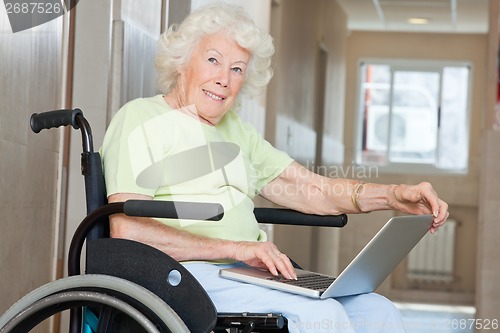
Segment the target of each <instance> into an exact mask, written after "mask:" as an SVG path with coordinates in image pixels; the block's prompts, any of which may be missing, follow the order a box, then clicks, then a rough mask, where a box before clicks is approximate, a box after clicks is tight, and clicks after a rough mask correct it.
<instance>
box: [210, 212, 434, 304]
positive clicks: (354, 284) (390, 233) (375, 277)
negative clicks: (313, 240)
mask: <svg viewBox="0 0 500 333" xmlns="http://www.w3.org/2000/svg"><path fill="white" fill-rule="evenodd" d="M432 221H433V216H432V215H412V216H397V217H393V218H391V219H390V220H389V221H388V222H387V223H386V224H385V225H384V226H383V227H382V228H381V229H380V230H379V232H378V233H377V234H376V235H375V236H374V237H373V238H372V239H371V240H370V242H368V244H367V245H366V246H365V247H364V248H363V249H362V250H361V252H359V253H358V255H357V256H356V257H355V258H354V260H352V261H351V263H350V264H349V265H348V266H347V267H346V268H345V269H344V270H343V271H342V273H341V274H340V275H339V276H338V277H337V278H334V277H331V276H328V275H325V274H320V273H315V272H310V271H305V270H301V269H296V273H297V280H287V279H285V278H284V277H283V276H281V275H279V276H274V275H272V274H271V273H270V272H268V271H265V270H260V269H257V268H253V267H250V266H245V267H233V268H225V269H221V270H220V271H219V275H220V276H221V277H223V278H227V279H232V280H236V281H240V282H246V283H251V284H255V285H260V286H263V287H269V288H272V289H277V290H282V291H287V292H291V293H295V294H299V295H304V296H309V297H313V298H332V297H333V298H334V297H342V296H351V295H358V294H364V293H370V292H372V291H374V290H375V289H377V288H378V287H379V286H380V284H381V283H382V282H383V281H384V280H385V279H386V278H387V276H389V274H390V273H391V272H392V271H393V270H394V269H395V268H396V266H397V265H398V264H399V263H400V262H401V261H402V260H403V259H404V258H405V257H406V255H407V254H408V253H409V252H410V251H411V249H413V247H414V246H415V245H416V244H417V243H418V242H419V241H420V239H422V237H423V236H424V235H425V234H426V233H427V232H428V231H429V229H430V228H431V226H432Z"/></svg>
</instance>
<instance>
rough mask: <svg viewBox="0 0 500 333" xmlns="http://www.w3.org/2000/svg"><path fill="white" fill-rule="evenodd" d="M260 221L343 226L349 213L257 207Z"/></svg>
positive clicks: (257, 215) (256, 212)
mask: <svg viewBox="0 0 500 333" xmlns="http://www.w3.org/2000/svg"><path fill="white" fill-rule="evenodd" d="M254 214H255V217H256V219H257V221H258V222H260V223H271V224H288V225H307V226H316V227H337V228H342V227H343V226H345V225H346V224H347V215H345V214H342V215H313V214H304V213H301V212H298V211H295V210H291V209H281V208H255V209H254Z"/></svg>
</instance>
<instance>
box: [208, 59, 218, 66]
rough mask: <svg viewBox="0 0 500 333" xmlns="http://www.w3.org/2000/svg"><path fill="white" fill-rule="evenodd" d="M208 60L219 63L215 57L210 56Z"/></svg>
mask: <svg viewBox="0 0 500 333" xmlns="http://www.w3.org/2000/svg"><path fill="white" fill-rule="evenodd" d="M208 61H209V62H211V63H212V64H216V63H217V59H215V58H214V57H210V58H208Z"/></svg>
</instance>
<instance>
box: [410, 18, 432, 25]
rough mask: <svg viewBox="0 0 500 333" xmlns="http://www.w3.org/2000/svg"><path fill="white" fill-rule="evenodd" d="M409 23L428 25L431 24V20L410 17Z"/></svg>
mask: <svg viewBox="0 0 500 333" xmlns="http://www.w3.org/2000/svg"><path fill="white" fill-rule="evenodd" d="M408 23H410V24H427V23H429V19H428V18H425V17H410V18H409V19H408Z"/></svg>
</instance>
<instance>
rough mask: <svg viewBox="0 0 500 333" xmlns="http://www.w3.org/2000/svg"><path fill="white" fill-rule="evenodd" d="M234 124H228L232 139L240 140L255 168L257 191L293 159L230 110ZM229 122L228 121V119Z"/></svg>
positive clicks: (230, 116)
mask: <svg viewBox="0 0 500 333" xmlns="http://www.w3.org/2000/svg"><path fill="white" fill-rule="evenodd" d="M227 116H228V118H232V121H231V123H232V125H231V126H228V127H229V128H228V129H227V132H228V133H230V134H229V135H230V136H231V138H230V139H231V140H234V141H239V142H238V143H239V144H240V146H241V147H243V149H244V151H245V153H246V154H247V157H248V159H249V160H250V161H251V163H252V166H253V168H254V170H255V177H256V179H255V189H256V191H257V192H260V190H261V189H262V188H263V187H264V186H265V185H267V184H268V183H269V182H271V181H272V180H273V179H275V178H276V177H278V176H279V175H280V174H281V173H282V172H283V171H284V170H285V169H286V168H287V167H288V166H289V165H290V163H292V162H293V159H292V158H291V157H290V156H289V155H288V154H287V153H286V152H284V151H281V150H278V149H276V148H275V147H274V146H273V145H271V144H270V143H269V142H268V141H266V140H265V139H264V138H263V137H262V135H261V134H260V133H259V132H257V130H256V129H255V128H254V127H253V126H252V125H250V124H248V123H245V122H243V121H242V120H241V119H240V118H239V117H238V116H237V115H236V114H235V113H233V112H230V113H229V114H228V115H227ZM226 122H227V121H226Z"/></svg>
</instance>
